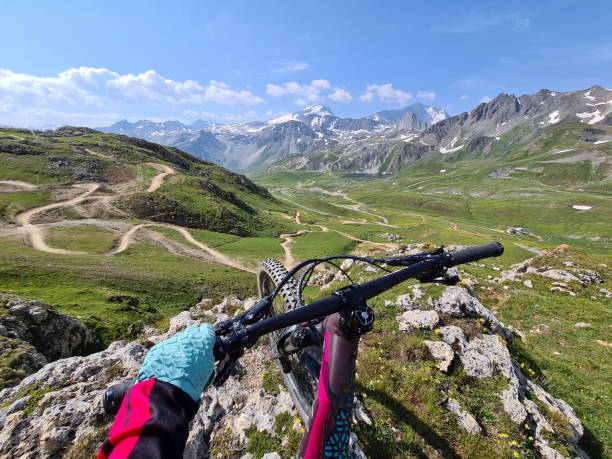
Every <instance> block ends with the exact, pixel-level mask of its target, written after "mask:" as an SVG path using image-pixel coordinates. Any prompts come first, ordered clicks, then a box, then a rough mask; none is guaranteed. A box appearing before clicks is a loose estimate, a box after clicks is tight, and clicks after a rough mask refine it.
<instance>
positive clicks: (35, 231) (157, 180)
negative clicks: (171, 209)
mask: <svg viewBox="0 0 612 459" xmlns="http://www.w3.org/2000/svg"><path fill="white" fill-rule="evenodd" d="M88 153H91V154H96V153H95V152H92V151H88ZM147 164H148V165H150V166H152V167H154V168H156V169H157V170H159V171H160V172H161V173H160V174H158V175H156V176H155V177H153V179H152V180H151V184H150V185H149V187H148V188H147V190H146V191H147V192H151V191H155V190H157V189H158V188H159V187H160V186H161V185H162V184H163V183H164V179H165V177H166V176H168V175H169V174H174V173H176V171H175V170H174V169H173V168H171V167H170V166H166V165H165V164H158V163H147ZM141 178H142V177H141ZM3 182H6V184H7V185H16V184H19V186H21V187H22V188H26V189H30V188H37V187H36V186H35V185H32V184H28V183H25V182H19V181H15V180H5V181H3ZM132 182H133V180H131V181H130V182H128V183H132ZM0 183H2V182H0ZM74 187H76V188H82V189H84V190H85V191H84V192H83V193H81V194H80V195H78V196H76V197H75V198H72V199H69V200H65V201H60V202H55V203H53V204H47V205H45V206H41V207H34V208H32V209H28V210H26V211H24V212H21V213H19V214H18V215H16V216H15V222H16V223H17V224H19V225H20V226H21V229H22V230H23V232H24V233H25V234H26V235H27V236H28V239H29V241H30V245H31V246H32V248H33V249H34V250H38V251H40V252H48V253H55V254H61V255H96V256H100V255H103V256H110V255H116V254H118V253H121V252H123V251H125V250H126V249H127V248H128V247H129V245H130V242H131V240H132V237H133V236H134V234H135V233H136V232H137V231H138V230H140V229H141V228H146V227H149V226H157V227H163V228H170V229H172V230H174V231H176V232H177V233H179V234H180V235H181V236H182V237H183V238H184V239H185V240H186V241H187V242H190V243H191V244H193V245H195V246H196V247H198V248H199V249H201V250H203V251H204V252H206V253H207V254H208V255H209V256H211V257H212V258H213V259H214V260H215V261H216V262H217V263H220V264H223V265H226V266H231V267H233V268H236V269H240V270H242V271H247V272H251V273H254V272H255V270H254V269H253V268H251V267H249V266H246V265H245V264H243V263H241V262H240V261H237V260H234V259H232V258H230V257H228V256H226V255H224V254H222V253H221V252H219V251H218V250H215V249H213V248H211V247H209V246H207V245H206V244H203V243H201V242H200V241H198V240H196V239H195V238H194V237H193V236H192V234H191V233H190V232H189V231H188V230H187V229H186V228H184V227H182V226H178V225H172V224H169V223H157V222H150V223H141V224H138V225H134V226H133V227H132V228H130V229H129V230H128V231H127V232H126V233H124V234H123V235H122V236H121V237H120V238H119V239H118V240H117V242H116V243H115V246H114V247H113V248H112V249H110V250H108V251H106V252H104V253H102V254H89V253H87V252H79V251H74V250H65V249H58V248H54V247H50V246H49V245H47V243H46V242H45V240H44V225H38V224H33V223H31V221H32V218H33V217H34V216H36V215H38V214H40V213H42V212H45V211H48V210H52V209H58V208H62V207H71V206H74V205H77V204H79V203H81V202H83V201H85V200H87V199H91V198H92V196H91V195H92V194H93V193H94V192H95V191H96V190H98V189H99V188H100V184H98V183H79V184H76V185H74ZM120 189H124V187H120ZM120 195H121V194H115V195H111V196H108V195H104V196H95V197H93V198H95V199H96V200H97V203H99V204H100V205H102V206H110V203H111V201H112V200H114V199H116V198H117V197H119V196H120ZM289 218H291V217H289ZM157 239H159V238H157Z"/></svg>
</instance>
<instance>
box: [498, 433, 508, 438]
mask: <svg viewBox="0 0 612 459" xmlns="http://www.w3.org/2000/svg"><path fill="white" fill-rule="evenodd" d="M499 436H500V437H502V438H508V434H506V433H500V434H499Z"/></svg>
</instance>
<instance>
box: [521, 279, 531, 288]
mask: <svg viewBox="0 0 612 459" xmlns="http://www.w3.org/2000/svg"><path fill="white" fill-rule="evenodd" d="M523 285H524V286H525V287H527V288H533V282H531V281H530V280H529V279H525V280H524V281H523Z"/></svg>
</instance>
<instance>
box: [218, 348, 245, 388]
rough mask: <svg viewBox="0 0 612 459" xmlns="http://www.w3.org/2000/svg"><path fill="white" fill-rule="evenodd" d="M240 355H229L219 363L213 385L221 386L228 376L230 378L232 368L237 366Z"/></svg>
mask: <svg viewBox="0 0 612 459" xmlns="http://www.w3.org/2000/svg"><path fill="white" fill-rule="evenodd" d="M241 354H242V353H241ZM239 357H240V355H236V356H227V357H226V358H225V359H223V360H222V361H221V362H219V364H217V366H216V367H215V373H214V378H213V382H212V384H213V386H215V387H220V386H222V385H223V384H224V383H225V381H227V378H229V376H230V374H231V372H232V370H233V369H234V368H235V367H236V364H237V363H238V358H239Z"/></svg>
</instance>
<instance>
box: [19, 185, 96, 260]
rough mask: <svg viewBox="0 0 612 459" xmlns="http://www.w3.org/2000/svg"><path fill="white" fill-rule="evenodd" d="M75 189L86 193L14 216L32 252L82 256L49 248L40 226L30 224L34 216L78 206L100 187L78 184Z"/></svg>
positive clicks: (79, 253) (77, 253)
mask: <svg viewBox="0 0 612 459" xmlns="http://www.w3.org/2000/svg"><path fill="white" fill-rule="evenodd" d="M75 187H78V188H83V189H85V190H86V191H85V192H84V193H83V194H80V195H79V196H77V197H76V198H72V199H69V200H67V201H60V202H55V203H53V204H47V205H46V206H42V207H34V208H33V209H28V210H26V211H24V212H21V213H20V214H17V215H16V216H15V221H16V222H17V223H18V224H19V225H21V226H22V227H23V229H24V230H26V232H27V233H28V239H29V240H30V245H31V246H32V248H33V249H34V250H38V251H40V252H49V253H58V254H63V255H83V254H85V252H75V251H72V250H64V249H56V248H53V247H49V246H48V245H47V244H46V243H45V240H44V232H43V228H42V227H41V226H40V225H33V224H32V223H30V221H31V220H32V217H34V216H35V215H37V214H39V213H41V212H44V211H47V210H51V209H58V208H60V207H70V206H74V205H75V204H78V203H80V202H82V201H84V200H86V199H88V197H89V195H90V194H92V193H93V192H94V191H96V190H97V189H98V188H99V187H100V185H99V184H98V183H80V184H78V185H75Z"/></svg>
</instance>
